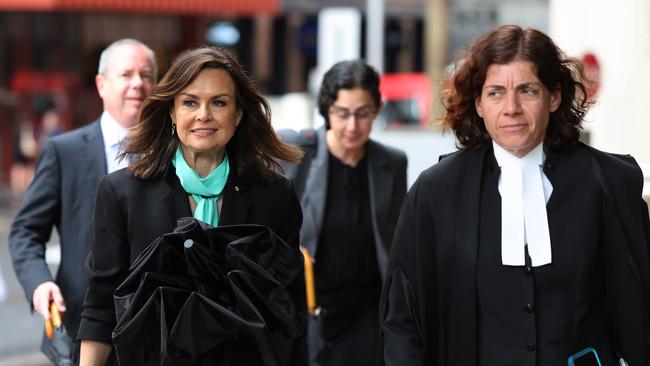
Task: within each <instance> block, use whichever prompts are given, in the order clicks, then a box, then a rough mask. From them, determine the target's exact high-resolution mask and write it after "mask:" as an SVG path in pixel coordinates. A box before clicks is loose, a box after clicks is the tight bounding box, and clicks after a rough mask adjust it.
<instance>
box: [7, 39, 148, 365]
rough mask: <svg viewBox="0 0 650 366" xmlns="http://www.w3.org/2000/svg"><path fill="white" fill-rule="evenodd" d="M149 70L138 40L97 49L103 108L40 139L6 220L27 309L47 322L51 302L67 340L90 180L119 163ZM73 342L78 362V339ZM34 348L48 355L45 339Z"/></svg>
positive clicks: (86, 236)
mask: <svg viewBox="0 0 650 366" xmlns="http://www.w3.org/2000/svg"><path fill="white" fill-rule="evenodd" d="M156 76H157V68H156V60H155V54H154V52H153V51H152V50H151V48H149V47H148V46H147V45H145V44H144V43H142V42H140V41H138V40H135V39H121V40H118V41H115V42H113V43H112V44H111V45H109V46H108V47H107V48H106V49H105V50H104V51H103V52H102V54H101V56H100V60H99V68H98V73H97V76H96V77H95V84H96V86H97V91H98V93H99V96H100V97H101V98H102V104H103V108H104V111H103V113H102V115H101V117H100V118H99V119H98V120H97V121H95V122H93V123H91V124H89V125H87V126H84V127H81V128H79V129H76V130H74V131H71V132H68V133H65V134H61V135H58V136H56V137H53V138H51V139H49V140H48V141H47V142H46V143H45V146H44V148H43V152H42V153H41V155H40V156H39V158H38V161H37V162H36V168H35V173H34V180H33V181H32V183H31V185H30V186H29V188H28V190H27V193H26V194H25V196H24V199H23V202H22V205H21V207H20V210H19V211H18V214H17V215H16V217H15V219H14V222H13V224H12V226H11V232H10V234H9V249H10V252H11V257H12V260H13V266H14V270H15V272H16V276H17V277H18V280H19V281H20V283H21V285H22V287H23V290H24V291H25V295H26V296H27V299H28V301H29V303H30V305H31V307H32V310H33V311H36V312H37V313H39V314H40V315H41V316H42V317H43V318H44V319H45V320H46V321H48V320H49V319H50V317H51V314H50V303H52V302H54V303H55V304H56V306H57V307H58V308H59V309H60V311H61V312H62V313H63V324H64V326H65V327H66V329H67V331H68V334H69V335H70V336H71V338H72V339H76V336H77V328H78V327H79V320H80V313H81V306H82V304H83V299H84V295H85V292H86V288H87V286H88V273H87V269H86V265H85V261H86V257H87V256H88V251H89V247H90V219H91V216H92V212H93V209H94V202H95V194H96V191H97V186H98V184H99V180H100V179H101V178H102V176H104V175H105V174H107V173H110V172H113V171H115V170H117V169H120V168H123V167H126V164H127V162H126V161H118V160H117V159H116V157H117V153H118V147H119V143H120V141H121V139H122V138H123V137H125V136H126V134H127V131H128V129H129V128H130V127H132V126H133V125H134V124H135V123H136V121H137V118H138V113H139V110H140V105H141V104H142V102H143V101H144V100H145V98H147V97H148V96H149V95H150V94H151V92H152V90H153V87H154V85H155V82H156ZM53 227H56V229H57V232H58V234H59V237H60V245H61V262H60V265H59V269H58V272H57V275H56V279H54V278H53V277H52V275H51V273H50V271H49V269H48V266H47V263H46V262H45V245H46V243H47V242H48V240H49V239H50V235H51V233H52V228H53ZM73 347H74V357H75V360H74V361H75V363H78V356H79V345H78V342H75V344H74V345H73ZM41 350H42V351H43V352H44V353H46V354H47V353H48V345H47V342H46V340H45V339H44V342H43V344H42V346H41Z"/></svg>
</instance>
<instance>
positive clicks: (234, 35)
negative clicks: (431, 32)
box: [0, 0, 548, 184]
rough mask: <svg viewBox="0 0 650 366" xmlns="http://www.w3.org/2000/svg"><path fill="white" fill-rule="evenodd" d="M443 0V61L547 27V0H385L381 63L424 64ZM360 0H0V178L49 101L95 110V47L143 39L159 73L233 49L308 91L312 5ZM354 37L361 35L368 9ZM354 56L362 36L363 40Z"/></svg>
mask: <svg viewBox="0 0 650 366" xmlns="http://www.w3.org/2000/svg"><path fill="white" fill-rule="evenodd" d="M436 2H438V3H440V2H444V3H445V4H446V6H445V9H446V10H445V13H446V14H444V17H443V19H448V33H447V36H446V39H447V40H448V43H449V45H448V47H447V48H445V50H444V53H445V55H444V56H445V59H446V60H451V59H452V58H453V57H454V55H455V54H456V53H457V52H458V50H459V49H461V48H462V47H463V46H465V45H466V44H467V43H468V42H469V41H470V40H471V39H473V38H474V37H476V36H477V35H479V34H481V33H483V32H485V31H487V30H489V29H491V28H493V27H494V26H496V25H498V24H502V23H504V22H516V23H519V24H522V23H523V24H528V25H532V26H536V27H538V28H541V29H542V30H546V29H545V28H546V27H547V24H548V0H503V1H498V0H480V1H479V0H384V4H385V6H384V9H385V21H384V22H385V23H384V24H385V27H384V29H385V31H384V45H383V48H384V52H383V55H384V71H385V72H388V73H391V72H423V71H425V70H426V62H427V60H426V45H425V43H426V40H425V39H426V37H425V34H426V32H427V29H426V27H427V19H426V14H427V11H426V10H427V8H428V7H431V6H432V4H433V3H436ZM366 5H367V4H366V0H246V1H242V0H239V1H237V0H187V1H182V2H180V1H175V0H158V1H146V0H130V1H111V0H86V1H79V0H59V1H49V2H47V1H45V2H44V1H38V0H0V125H1V126H2V128H0V143H1V148H0V184H2V183H3V182H5V183H6V182H7V179H8V176H9V174H8V172H9V169H10V166H11V164H12V160H13V158H14V154H13V148H14V145H15V140H16V135H17V131H18V126H19V121H20V120H24V119H30V120H32V121H34V126H35V127H34V128H35V129H38V121H39V120H40V116H41V114H42V113H44V112H45V110H47V109H48V107H51V106H52V105H53V106H54V107H55V109H56V110H57V112H58V113H59V115H60V117H61V122H62V127H63V129H64V130H69V129H72V128H75V127H78V126H80V125H82V124H85V123H87V122H89V121H91V120H93V119H94V118H96V117H97V116H98V115H99V113H100V111H101V100H100V99H99V98H98V97H97V93H96V90H95V86H94V75H95V74H96V70H97V62H98V58H99V54H100V52H101V50H102V49H103V48H104V47H106V45H108V44H109V43H111V42H112V41H114V40H116V39H119V38H124V37H132V38H137V39H140V40H142V41H143V42H145V43H147V44H149V45H150V46H151V47H152V48H153V49H154V50H155V51H156V53H157V55H158V64H159V68H160V70H161V74H162V72H164V71H165V70H166V69H167V67H168V66H169V64H170V62H171V60H172V59H173V58H174V57H175V56H176V55H177V54H178V53H179V52H180V51H182V50H184V49H187V48H190V47H197V46H200V45H204V44H217V45H221V46H227V47H229V48H231V49H232V50H233V51H234V52H235V53H236V54H237V56H238V58H239V60H240V61H241V62H242V64H243V65H244V66H245V67H246V69H247V70H249V72H250V73H251V74H252V76H253V77H254V78H255V79H256V81H257V83H258V85H259V86H260V88H261V89H262V91H263V92H265V93H267V94H270V95H278V94H285V93H295V92H305V91H307V89H308V80H309V74H310V72H311V70H312V69H313V68H314V67H315V65H316V63H317V59H316V58H317V41H318V35H317V29H318V24H317V23H318V12H319V11H320V10H321V9H323V8H325V7H333V6H345V7H354V8H358V9H359V10H360V12H361V14H362V15H363V14H364V13H365V9H366ZM362 23H363V25H364V26H363V27H362V30H361V37H362V38H365V36H366V35H365V17H363V20H362ZM360 45H361V56H362V57H363V56H364V55H365V43H364V42H363V41H361V40H360Z"/></svg>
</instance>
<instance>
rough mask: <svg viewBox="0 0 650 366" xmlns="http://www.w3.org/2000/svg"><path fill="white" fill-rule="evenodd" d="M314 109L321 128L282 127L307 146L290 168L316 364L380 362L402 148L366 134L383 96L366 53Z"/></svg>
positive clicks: (331, 80) (334, 78) (344, 69)
mask: <svg viewBox="0 0 650 366" xmlns="http://www.w3.org/2000/svg"><path fill="white" fill-rule="evenodd" d="M318 109H319V112H320V114H321V115H322V116H323V117H324V118H325V126H324V128H321V129H319V130H316V131H313V130H308V131H302V132H301V133H297V132H293V131H286V130H285V131H281V132H280V134H281V136H282V137H283V138H284V140H285V141H287V142H291V143H295V144H298V145H299V146H301V147H303V149H304V150H305V153H306V157H305V158H304V159H303V161H302V163H300V165H298V166H295V165H294V166H286V169H285V172H286V174H287V175H288V176H289V177H290V178H292V180H293V181H294V184H295V186H296V190H297V194H298V196H299V197H300V200H301V204H302V209H303V215H304V220H303V225H302V228H301V231H300V236H301V238H300V239H301V244H302V245H303V246H304V247H305V248H306V249H307V250H308V251H309V253H310V254H311V256H313V257H314V258H315V262H314V282H315V289H316V301H317V304H318V307H319V310H318V317H317V318H313V319H312V321H311V324H310V327H309V337H308V340H309V354H310V355H309V358H310V364H311V365H355V366H362V365H374V364H375V361H376V355H377V338H378V334H379V323H378V302H379V295H380V291H381V284H382V282H383V278H384V274H385V272H386V264H387V255H388V253H389V250H390V246H391V240H392V237H393V231H394V228H395V225H396V222H397V217H398V214H399V210H400V207H401V205H402V201H403V200H404V196H405V194H406V165H407V161H406V155H405V154H404V153H403V152H402V151H400V150H396V149H394V148H390V147H388V146H385V145H382V144H380V143H378V142H376V141H373V140H371V139H369V135H370V131H371V130H372V125H373V121H374V119H375V117H376V116H377V114H378V113H379V110H380V109H381V95H380V92H379V75H378V74H377V72H376V71H375V70H374V69H373V68H372V67H370V66H369V65H367V64H366V63H364V62H363V61H360V60H356V61H344V62H339V63H337V64H336V65H334V66H333V67H332V68H331V69H330V70H329V71H327V73H326V74H325V76H324V78H323V82H322V85H321V88H320V92H319V95H318ZM317 328H318V329H317Z"/></svg>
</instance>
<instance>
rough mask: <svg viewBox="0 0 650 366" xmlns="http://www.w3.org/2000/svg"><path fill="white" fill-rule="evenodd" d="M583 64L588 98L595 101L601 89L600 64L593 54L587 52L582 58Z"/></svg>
mask: <svg viewBox="0 0 650 366" xmlns="http://www.w3.org/2000/svg"><path fill="white" fill-rule="evenodd" d="M582 63H583V65H584V68H585V76H586V77H587V80H585V86H586V87H587V98H589V99H594V98H595V97H596V94H597V93H598V88H599V87H600V63H599V62H598V59H597V58H596V55H594V54H593V53H591V52H587V53H585V54H584V55H583V56H582Z"/></svg>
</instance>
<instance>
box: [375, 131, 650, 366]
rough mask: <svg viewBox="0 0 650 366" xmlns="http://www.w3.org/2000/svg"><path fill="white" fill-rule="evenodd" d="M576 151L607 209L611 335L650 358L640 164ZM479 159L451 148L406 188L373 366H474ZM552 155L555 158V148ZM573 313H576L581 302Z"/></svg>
mask: <svg viewBox="0 0 650 366" xmlns="http://www.w3.org/2000/svg"><path fill="white" fill-rule="evenodd" d="M576 149H582V150H583V152H586V153H587V154H589V155H590V156H591V159H589V160H590V168H591V171H592V173H593V177H594V179H596V180H598V183H599V184H600V185H601V187H602V189H603V192H604V197H603V200H604V201H605V207H608V208H609V210H607V212H608V215H607V220H603V223H602V224H603V225H606V226H607V228H606V230H607V231H608V232H609V233H610V234H611V236H608V237H614V238H617V239H618V240H611V241H608V240H605V243H603V245H604V251H605V252H604V253H606V256H605V258H606V264H605V267H606V268H605V283H606V289H605V292H606V294H607V298H606V299H603V301H605V302H606V307H607V316H608V321H609V323H610V324H609V325H610V329H611V335H612V336H613V338H614V341H615V343H616V347H617V350H618V352H620V353H621V355H622V356H623V357H624V358H625V360H626V361H627V362H628V364H629V365H630V366H637V365H639V366H641V365H650V355H649V352H650V347H649V343H648V342H649V340H650V334H649V332H650V326H649V323H648V310H649V309H650V307H649V303H648V293H649V292H650V290H649V283H650V282H649V279H648V277H649V269H648V267H649V257H648V243H649V241H648V238H649V236H648V228H649V224H648V210H647V206H646V204H645V202H644V201H643V200H642V198H641V189H642V186H643V177H642V174H641V170H640V169H639V167H638V166H637V165H636V163H635V162H634V160H633V159H632V158H631V157H629V156H620V155H613V154H606V153H603V152H600V151H598V150H595V149H593V148H590V147H588V146H585V145H582V144H580V145H578V146H577V147H576ZM485 158H486V151H479V150H464V151H460V152H457V153H454V154H452V155H451V156H449V157H447V158H445V159H443V160H442V161H441V162H440V163H438V164H437V165H435V166H433V167H431V168H429V169H428V170H426V171H424V172H423V173H422V174H421V175H420V177H419V178H418V180H417V182H416V183H415V184H414V185H413V187H412V188H411V190H410V191H409V193H408V196H407V199H406V201H405V204H404V207H403V209H402V213H401V215H400V219H399V221H398V225H397V229H396V232H395V238H394V243H393V251H392V253H391V258H390V262H389V272H388V276H387V280H386V283H385V284H384V289H383V292H382V300H381V305H380V316H381V322H382V337H383V353H382V354H381V358H382V362H381V364H386V365H414V366H415V365H450V366H451V365H475V364H476V334H477V333H476V329H477V328H476V327H477V318H476V314H477V309H476V306H477V305H476V300H477V299H476V256H477V245H478V235H479V233H478V227H479V202H480V187H481V176H482V169H483V167H484V159H485ZM555 159H557V160H556V161H558V162H561V161H562V156H561V154H559V155H558V156H557V157H555ZM575 189H580V187H575ZM598 224H599V223H595V225H598ZM594 229H596V227H594ZM575 260H576V263H579V261H580V258H576V259H575ZM576 265H579V264H576ZM577 280H578V279H575V278H571V279H567V281H573V282H572V283H579V281H577ZM583 280H584V279H583ZM576 294H580V289H576ZM575 311H576V319H580V313H579V312H580V309H578V308H576V309H575ZM504 357H507V355H504Z"/></svg>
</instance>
